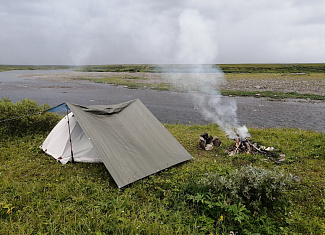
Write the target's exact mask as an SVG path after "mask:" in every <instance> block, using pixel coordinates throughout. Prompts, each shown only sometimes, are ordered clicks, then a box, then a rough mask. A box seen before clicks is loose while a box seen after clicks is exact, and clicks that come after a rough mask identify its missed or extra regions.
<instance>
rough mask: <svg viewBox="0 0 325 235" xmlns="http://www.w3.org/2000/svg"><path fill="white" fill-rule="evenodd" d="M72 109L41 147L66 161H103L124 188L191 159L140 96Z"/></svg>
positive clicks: (73, 106)
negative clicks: (119, 101) (114, 102)
mask: <svg viewBox="0 0 325 235" xmlns="http://www.w3.org/2000/svg"><path fill="white" fill-rule="evenodd" d="M66 104H67V106H68V107H69V108H70V110H71V113H69V114H68V115H67V116H65V117H64V118H63V119H62V120H61V121H60V122H59V123H58V124H57V125H56V126H55V127H54V128H53V130H52V131H51V132H50V134H49V135H48V137H47V138H46V139H45V141H44V143H43V144H42V145H41V148H42V149H43V150H44V151H45V152H46V153H47V154H49V155H51V156H53V157H54V158H55V159H57V160H59V161H60V162H61V163H63V164H65V163H67V162H68V161H74V162H103V163H104V164H105V166H106V168H107V170H108V171H109V173H110V174H111V176H112V177H113V179H114V181H115V182H116V184H117V186H118V187H119V188H121V187H124V186H126V185H128V184H130V183H132V182H134V181H137V180H139V179H142V178H144V177H146V176H148V175H151V174H154V173H156V172H158V171H161V170H163V169H165V168H168V167H171V166H173V165H175V164H178V163H181V162H183V161H186V160H190V159H192V156H191V155H190V154H189V153H188V152H187V151H186V150H185V149H184V147H183V146H182V145H181V144H180V143H179V142H178V141H177V140H176V139H175V138H174V137H173V136H172V135H171V134H170V133H169V132H168V131H167V130H166V129H165V127H164V126H163V125H162V124H161V123H160V122H159V121H158V119H157V118H156V117H155V116H154V115H153V114H152V113H151V112H150V111H149V110H148V109H147V108H146V106H145V105H144V104H143V103H142V102H141V101H140V100H138V99H137V100H132V101H128V102H124V103H121V104H116V105H93V106H88V107H86V106H81V105H76V104H71V103H66Z"/></svg>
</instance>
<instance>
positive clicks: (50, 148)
mask: <svg viewBox="0 0 325 235" xmlns="http://www.w3.org/2000/svg"><path fill="white" fill-rule="evenodd" d="M68 121H69V125H70V133H69V127H68ZM70 134H71V141H72V146H73V147H72V152H73V159H74V161H75V162H89V163H96V162H102V159H101V158H100V157H99V156H98V155H97V153H96V150H95V149H94V147H93V145H92V143H91V141H90V140H89V138H88V137H87V136H86V135H85V133H84V131H83V130H82V129H81V127H80V125H79V123H78V122H77V121H76V119H75V118H74V115H73V113H69V114H68V115H67V116H65V117H64V118H63V119H61V121H60V122H59V123H58V124H57V125H56V126H55V127H54V128H53V129H52V131H51V132H50V134H49V135H48V136H47V138H46V139H45V141H44V142H43V144H42V145H41V148H42V149H43V151H44V152H45V153H47V154H49V155H51V156H53V157H54V158H55V159H56V160H58V161H60V162H61V163H62V164H66V163H67V162H68V161H71V160H72V156H71V145H70V141H69V140H70Z"/></svg>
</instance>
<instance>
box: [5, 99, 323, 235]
mask: <svg viewBox="0 0 325 235" xmlns="http://www.w3.org/2000/svg"><path fill="white" fill-rule="evenodd" d="M47 108H48V106H47V105H44V106H38V104H37V103H36V102H34V101H32V100H28V99H25V100H22V101H20V102H17V103H12V102H11V101H10V100H9V99H7V98H3V99H2V100H0V121H1V122H0V135H1V139H0V179H1V184H0V191H1V194H0V233H1V234H230V233H233V234H323V233H325V199H324V193H325V179H324V167H325V135H324V133H319V132H314V131H305V130H299V129H286V128H284V129H252V128H250V129H249V131H250V133H251V135H252V136H253V137H252V140H253V141H254V142H256V143H258V144H259V145H264V146H272V147H274V148H276V149H278V151H279V152H280V153H281V154H285V159H286V160H285V161H284V162H282V163H274V162H273V161H270V160H269V159H267V158H265V156H260V155H253V154H241V155H234V156H229V155H228V154H227V153H226V152H225V150H226V149H228V148H229V147H231V146H232V145H233V144H234V141H233V140H229V139H227V138H226V136H225V134H224V133H223V132H222V131H221V130H220V129H219V128H218V126H217V125H215V124H210V125H204V126H199V125H190V124H189V125H180V124H173V125H170V124H169V125H165V127H166V128H167V129H168V130H169V131H170V132H171V133H172V134H173V135H174V136H175V138H176V139H177V140H178V141H179V142H180V143H181V144H182V145H183V146H184V147H185V148H186V149H187V151H188V152H189V153H190V154H191V155H192V156H193V157H194V159H193V160H191V161H187V162H184V163H182V164H179V165H177V166H174V167H171V168H169V169H166V170H163V171H161V172H159V173H157V174H154V175H151V176H149V177H147V178H144V179H142V180H139V181H137V182H135V183H133V184H131V185H129V186H127V187H124V188H122V189H118V188H117V186H116V185H115V183H114V181H113V180H112V178H111V176H110V175H109V173H108V172H107V170H106V168H105V167H104V165H103V164H86V163H74V164H72V163H68V164H66V165H62V164H60V163H57V162H56V161H55V160H54V159H53V158H52V157H50V156H48V155H46V154H45V153H43V152H42V151H41V149H40V148H39V146H40V145H41V143H42V141H43V140H44V139H45V137H46V135H47V134H48V132H49V131H50V130H51V129H52V128H53V126H54V125H55V124H56V123H57V122H58V121H59V119H60V117H59V116H58V115H57V114H52V113H43V112H42V111H44V110H46V109H47ZM28 114H35V115H32V116H29V115H28ZM22 115H26V116H24V117H21V118H15V117H18V116H22ZM7 119H10V120H8V121H4V120H7ZM203 132H208V133H210V134H211V135H213V136H218V137H219V139H221V140H222V145H221V147H219V148H215V149H213V150H212V151H204V150H200V149H199V148H198V141H199V136H200V134H201V133H203Z"/></svg>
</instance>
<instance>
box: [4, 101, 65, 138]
mask: <svg viewBox="0 0 325 235" xmlns="http://www.w3.org/2000/svg"><path fill="white" fill-rule="evenodd" d="M48 108H49V106H48V105H42V106H38V104H37V103H36V102H35V101H33V100H30V99H23V100H22V101H19V102H17V103H16V104H14V103H12V102H11V100H9V99H8V98H2V99H1V100H0V134H6V135H24V134H27V133H38V132H43V133H44V132H48V131H49V130H51V129H52V128H53V127H54V126H55V125H56V123H57V122H58V121H59V116H58V115H57V114H54V113H48V112H43V111H45V110H46V109H48Z"/></svg>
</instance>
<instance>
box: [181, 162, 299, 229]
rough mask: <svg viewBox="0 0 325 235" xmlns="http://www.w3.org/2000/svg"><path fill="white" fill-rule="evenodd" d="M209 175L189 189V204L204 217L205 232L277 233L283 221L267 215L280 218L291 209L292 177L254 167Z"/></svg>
mask: <svg viewBox="0 0 325 235" xmlns="http://www.w3.org/2000/svg"><path fill="white" fill-rule="evenodd" d="M205 175H206V176H205V177H204V178H202V179H200V180H199V181H197V182H196V184H195V183H194V184H193V182H192V183H191V184H189V187H188V188H187V189H186V191H187V201H188V202H189V203H190V204H192V205H193V206H194V208H195V209H196V211H197V212H198V213H199V214H200V215H201V217H199V218H201V220H199V223H201V224H202V229H205V230H207V231H209V232H211V231H215V230H216V231H217V233H229V232H230V231H237V232H240V233H243V234H246V233H247V231H250V232H253V231H254V232H256V233H262V234H274V233H277V228H278V227H279V225H280V224H281V223H282V222H281V221H280V222H278V221H277V219H275V220H272V219H270V218H271V217H272V216H270V218H266V217H265V214H266V213H268V214H273V216H275V217H277V214H279V215H280V214H281V213H283V210H284V209H285V207H286V206H288V200H286V198H285V197H284V192H285V191H286V190H287V189H288V188H289V187H290V186H292V184H293V182H294V178H293V177H292V176H291V175H287V174H285V173H284V172H283V171H280V170H274V171H271V170H266V169H261V168H258V167H253V166H245V167H242V168H241V169H239V170H234V171H232V172H230V173H229V174H227V175H220V174H219V173H218V172H209V173H206V174H205ZM190 192H194V193H192V194H191V193H190ZM278 223H280V224H278Z"/></svg>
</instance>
